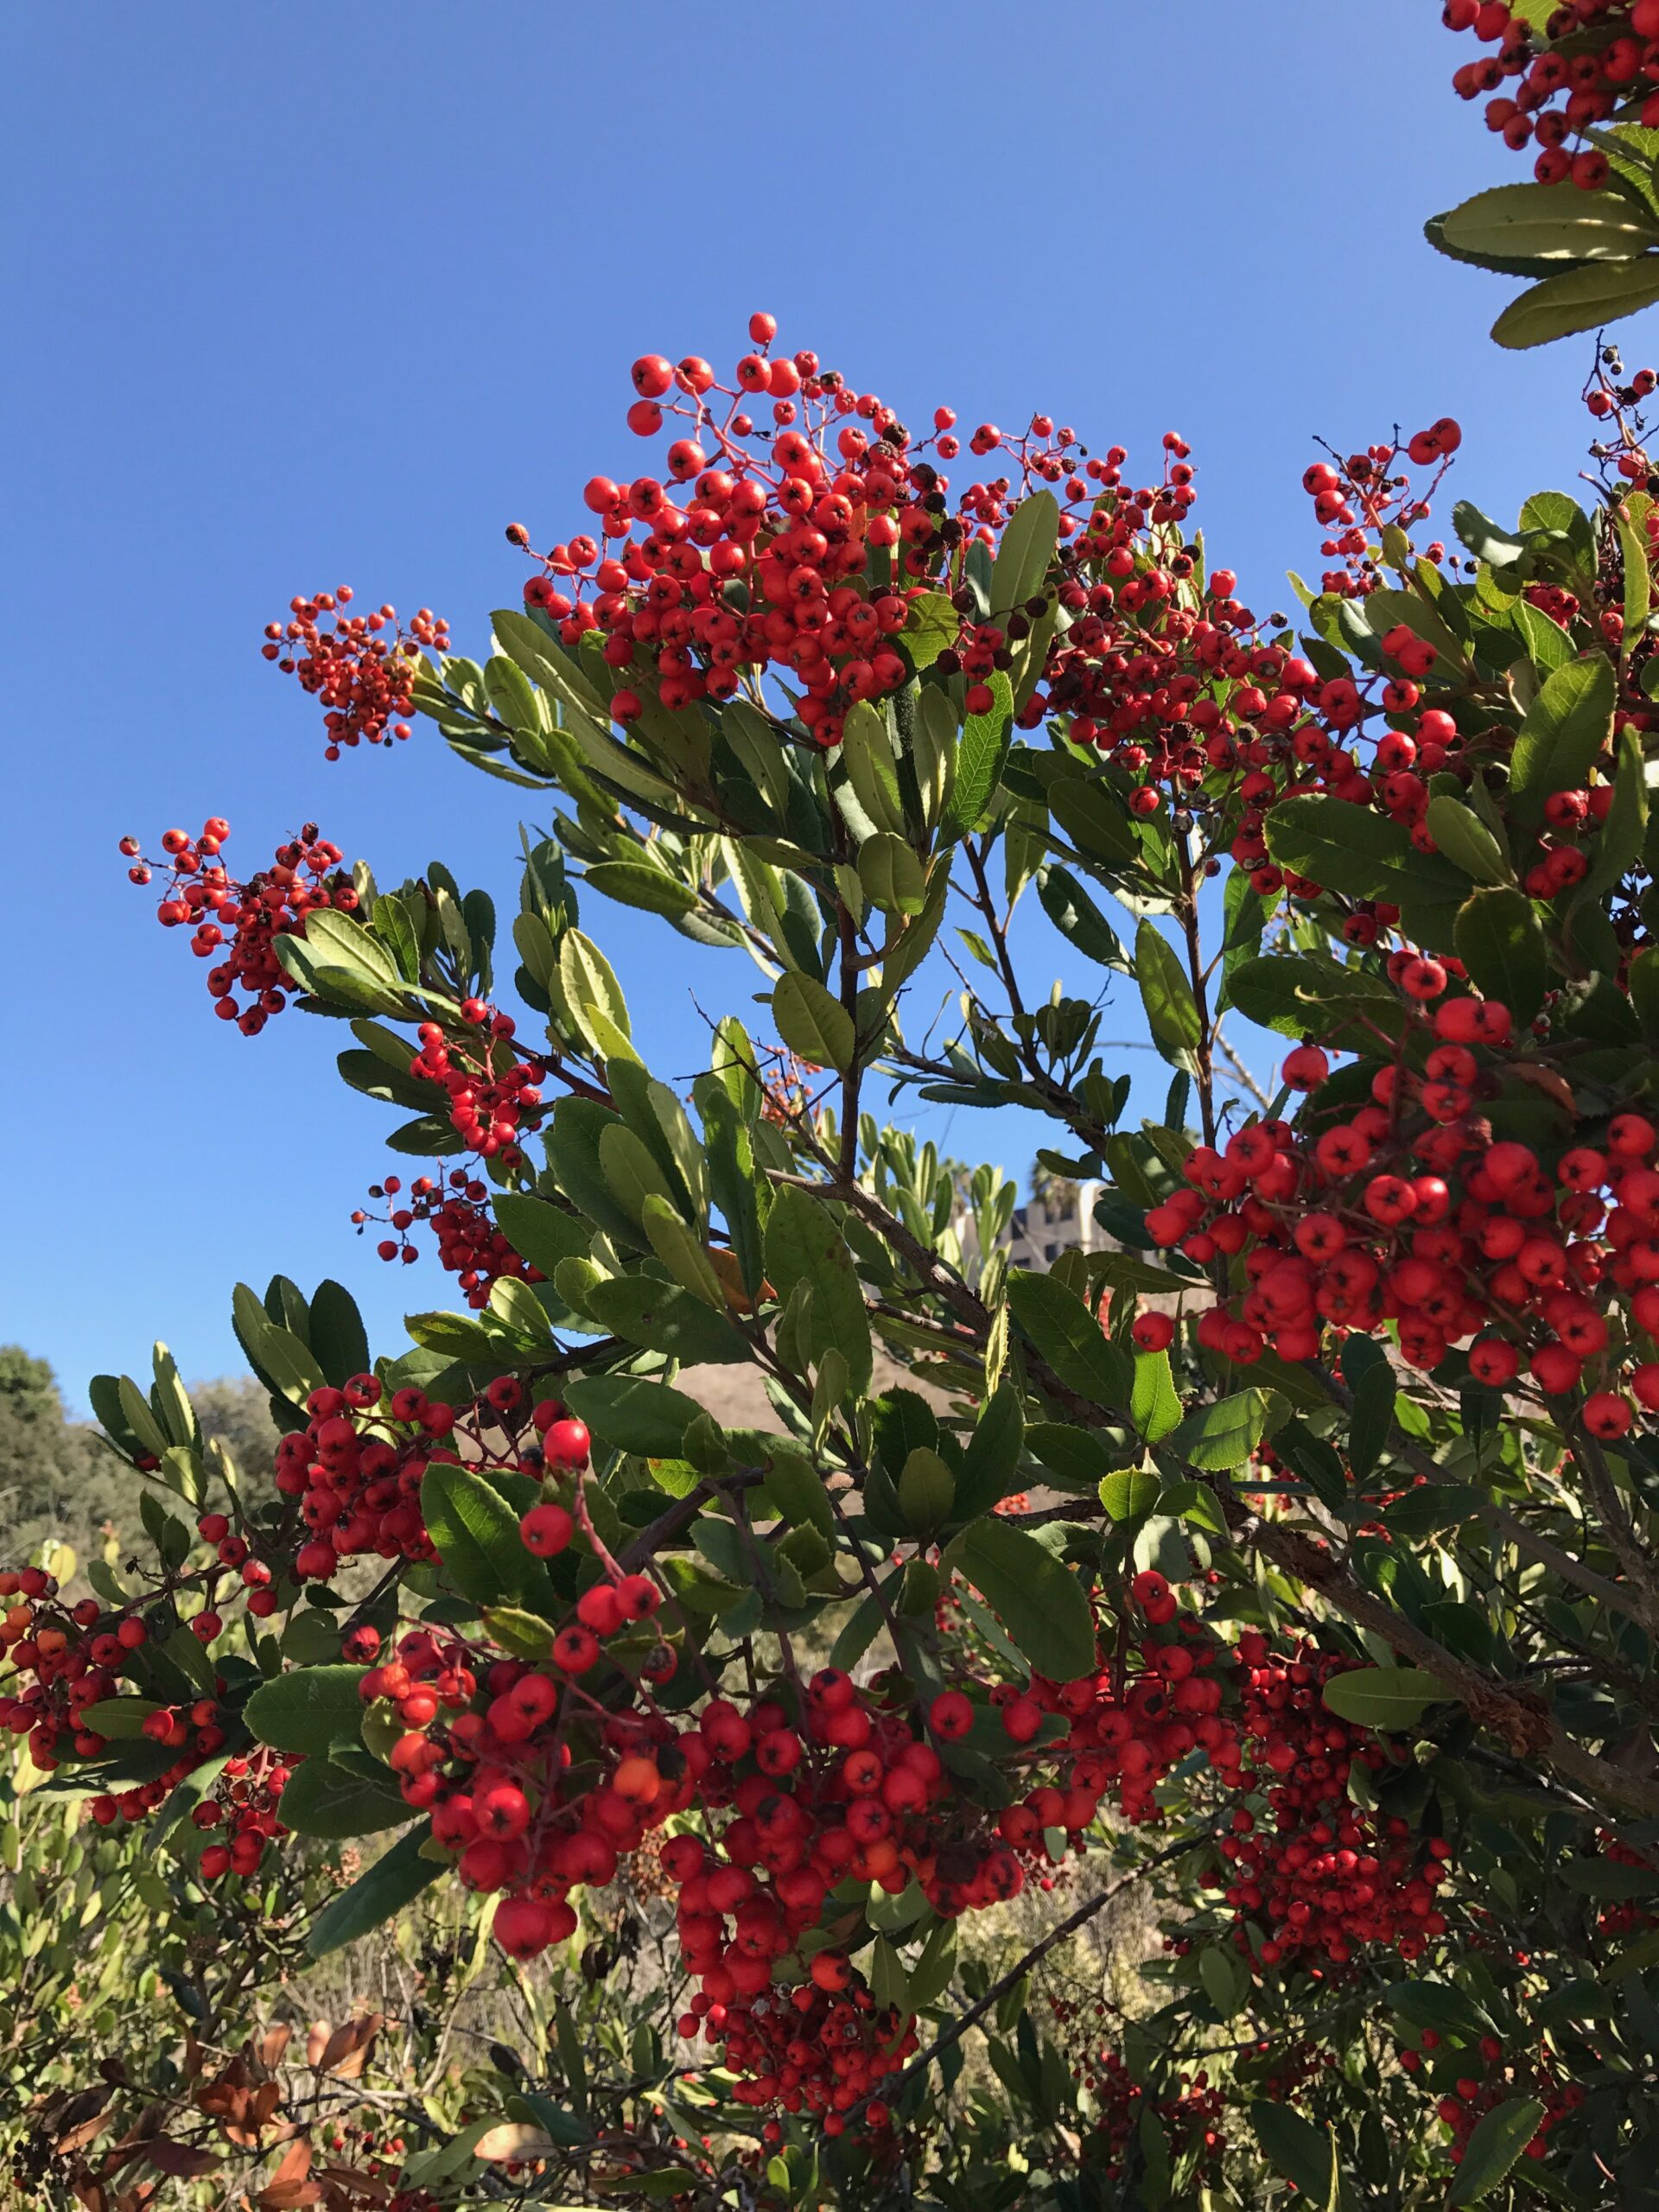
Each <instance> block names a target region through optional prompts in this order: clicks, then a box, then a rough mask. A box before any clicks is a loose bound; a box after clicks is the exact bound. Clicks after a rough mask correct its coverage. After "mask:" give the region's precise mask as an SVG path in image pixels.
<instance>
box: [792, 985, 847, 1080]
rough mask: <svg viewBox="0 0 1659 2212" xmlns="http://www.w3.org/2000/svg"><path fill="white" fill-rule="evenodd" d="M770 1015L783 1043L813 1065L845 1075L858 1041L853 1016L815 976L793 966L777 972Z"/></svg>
mask: <svg viewBox="0 0 1659 2212" xmlns="http://www.w3.org/2000/svg"><path fill="white" fill-rule="evenodd" d="M772 1020H773V1021H774V1022H775V1023H776V1024H777V1026H778V1034H779V1036H780V1037H781V1038H782V1039H783V1040H784V1042H785V1045H787V1046H789V1048H790V1050H791V1052H798V1053H799V1054H800V1056H801V1058H803V1059H804V1060H810V1062H811V1063H812V1065H813V1066H814V1067H820V1068H834V1069H836V1071H838V1072H839V1073H841V1074H842V1075H844V1074H845V1073H846V1072H847V1071H848V1069H849V1068H850V1067H851V1066H852V1065H853V1054H854V1052H855V1050H856V1049H857V1043H858V1039H857V1033H856V1031H855V1029H854V1027H853V1017H852V1015H851V1014H849V1013H848V1011H847V1009H846V1007H844V1006H842V1003H841V1001H840V1000H839V999H836V998H832V997H831V996H830V995H829V992H828V991H827V990H825V988H824V987H823V984H822V983H820V982H818V981H817V979H816V977H814V976H803V975H802V974H801V973H800V972H799V970H798V969H793V968H791V969H788V970H786V971H785V974H783V975H782V976H779V979H778V982H777V984H776V987H775V988H774V989H773V991H772Z"/></svg>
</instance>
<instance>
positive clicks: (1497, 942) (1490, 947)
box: [1452, 885, 1548, 1029]
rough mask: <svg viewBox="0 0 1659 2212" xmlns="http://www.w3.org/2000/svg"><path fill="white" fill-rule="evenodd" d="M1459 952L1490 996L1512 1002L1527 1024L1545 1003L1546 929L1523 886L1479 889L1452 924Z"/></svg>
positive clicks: (1521, 1025) (1519, 1022)
mask: <svg viewBox="0 0 1659 2212" xmlns="http://www.w3.org/2000/svg"><path fill="white" fill-rule="evenodd" d="M1452 938H1453V942H1454V943H1455V944H1456V945H1457V949H1458V957H1459V960H1461V961H1462V963H1463V964H1464V966H1465V968H1466V969H1468V971H1469V976H1470V979H1471V982H1473V983H1474V984H1475V986H1476V988H1478V990H1479V991H1480V992H1481V993H1482V994H1483V995H1484V996H1485V997H1487V998H1489V999H1497V1000H1498V1001H1501V1002H1502V1003H1503V1005H1504V1006H1506V1007H1508V1008H1509V1009H1510V1014H1512V1015H1513V1016H1514V1018H1515V1025H1516V1028H1517V1029H1524V1028H1525V1027H1526V1026H1527V1024H1528V1023H1529V1021H1530V1020H1532V1018H1533V1016H1534V1015H1535V1014H1536V1013H1537V1012H1538V1009H1539V1007H1541V1005H1542V1004H1543V1002H1544V991H1545V988H1546V987H1547V984H1548V969H1547V966H1546V956H1545V944H1544V932H1543V929H1542V926H1541V924H1540V922H1539V919H1538V916H1537V914H1536V912H1535V910H1534V907H1533V904H1532V901H1531V899H1529V898H1528V897H1527V895H1526V893H1524V892H1523V891H1516V890H1514V889H1512V888H1510V887H1509V886H1507V885H1503V886H1499V887H1495V888H1493V889H1491V890H1487V891H1477V892H1476V893H1475V894H1474V896H1473V897H1472V898H1471V899H1467V900H1465V903H1464V904H1463V905H1462V906H1459V909H1458V917H1457V920H1456V922H1455V923H1454V924H1453V925H1452Z"/></svg>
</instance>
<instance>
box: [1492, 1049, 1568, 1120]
mask: <svg viewBox="0 0 1659 2212" xmlns="http://www.w3.org/2000/svg"><path fill="white" fill-rule="evenodd" d="M1504 1073H1505V1074H1506V1075H1518V1076H1519V1077H1520V1078H1521V1080H1522V1083H1529V1084H1532V1086H1533V1088H1534V1089H1535V1090H1541V1091H1542V1092H1543V1093H1544V1095H1545V1096H1546V1097H1548V1098H1553V1099H1554V1102H1555V1103H1556V1104H1557V1105H1558V1106H1564V1107H1565V1108H1566V1109H1567V1112H1568V1113H1569V1114H1573V1113H1576V1112H1577V1110H1578V1109H1577V1107H1576V1106H1575V1105H1574V1103H1573V1086H1572V1084H1570V1083H1568V1082H1567V1078H1566V1077H1565V1076H1562V1075H1560V1074H1558V1073H1557V1072H1556V1071H1555V1070H1554V1068H1547V1067H1543V1066H1541V1065H1540V1064H1539V1063H1538V1062H1537V1061H1536V1060H1511V1061H1510V1065H1509V1066H1508V1067H1507V1068H1506V1069H1505V1070H1504Z"/></svg>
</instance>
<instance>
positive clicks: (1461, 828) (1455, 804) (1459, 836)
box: [1428, 791, 1513, 883]
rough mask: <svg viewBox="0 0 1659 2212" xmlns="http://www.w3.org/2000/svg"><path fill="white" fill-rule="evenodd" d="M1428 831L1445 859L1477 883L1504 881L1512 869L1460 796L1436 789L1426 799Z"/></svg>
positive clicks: (1495, 842) (1495, 840)
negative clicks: (1456, 796)
mask: <svg viewBox="0 0 1659 2212" xmlns="http://www.w3.org/2000/svg"><path fill="white" fill-rule="evenodd" d="M1428 834H1429V836H1431V837H1432V838H1433V840H1434V842H1435V843H1436V844H1437V845H1438V846H1439V847H1440V850H1441V852H1443V853H1444V854H1445V855H1446V859H1447V860H1449V861H1452V862H1453V863H1454V864H1455V865H1456V866H1457V867H1459V868H1461V869H1462V870H1463V872H1464V874H1465V875H1468V876H1472V877H1473V878H1474V880H1475V881H1476V882H1477V883H1508V882H1509V881H1510V877H1511V874H1512V873H1513V871H1512V870H1511V868H1510V865H1509V862H1508V861H1506V860H1505V859H1504V857H1503V853H1502V851H1501V850H1500V849H1499V848H1498V842H1497V838H1496V837H1494V836H1493V835H1492V833H1491V830H1490V829H1488V828H1487V827H1486V824H1485V823H1484V822H1483V821H1482V820H1481V818H1480V817H1479V816H1478V814H1477V813H1476V812H1475V811H1474V810H1473V808H1472V807H1467V806H1465V804H1464V803H1463V801H1462V800H1461V799H1457V798H1452V796H1451V794H1450V793H1449V792H1447V791H1437V792H1436V793H1435V795H1434V797H1433V798H1431V799H1430V801H1429V802H1428Z"/></svg>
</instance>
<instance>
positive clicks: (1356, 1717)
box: [1324, 1667, 1446, 1733]
mask: <svg viewBox="0 0 1659 2212" xmlns="http://www.w3.org/2000/svg"><path fill="white" fill-rule="evenodd" d="M1445 1696H1446V1688H1445V1686H1444V1685H1443V1684H1442V1682H1441V1681H1440V1677H1439V1675H1431V1674H1430V1673H1429V1672H1428V1671H1427V1669H1425V1668H1422V1667H1355V1668H1351V1669H1348V1670H1347V1671H1346V1672H1344V1673H1343V1674H1340V1675H1332V1677H1331V1679H1330V1681H1328V1682H1326V1684H1325V1690H1324V1697H1325V1704H1326V1706H1327V1707H1329V1709H1330V1710H1331V1711H1332V1713H1335V1714H1337V1716H1338V1719H1343V1720H1351V1721H1353V1722H1355V1723H1356V1725H1357V1726H1359V1727H1362V1728H1377V1729H1381V1730H1383V1732H1385V1733H1386V1732H1388V1731H1389V1730H1390V1729H1397V1728H1413V1727H1415V1726H1416V1724H1417V1723H1418V1721H1420V1720H1421V1719H1422V1717H1423V1715H1424V1713H1426V1712H1427V1710H1428V1708H1429V1707H1430V1706H1431V1705H1433V1704H1435V1703H1437V1702H1438V1701H1439V1700H1441V1699H1443V1698H1445Z"/></svg>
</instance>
